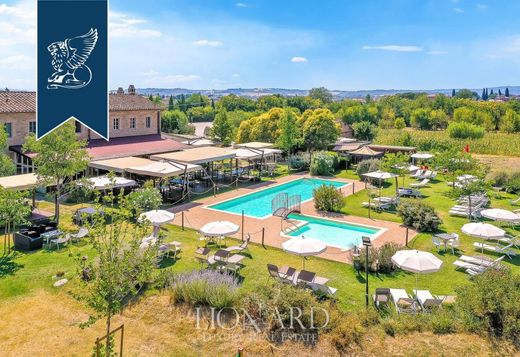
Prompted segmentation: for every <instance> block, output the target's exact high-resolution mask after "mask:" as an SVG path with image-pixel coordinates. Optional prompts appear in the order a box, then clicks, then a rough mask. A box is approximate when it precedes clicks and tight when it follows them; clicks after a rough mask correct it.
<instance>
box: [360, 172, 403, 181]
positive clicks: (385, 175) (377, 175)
mask: <svg viewBox="0 0 520 357" xmlns="http://www.w3.org/2000/svg"><path fill="white" fill-rule="evenodd" d="M362 176H364V177H368V178H372V179H377V180H387V179H390V178H394V177H398V176H399V175H396V174H394V173H391V172H385V171H372V172H368V173H366V174H363V175H362Z"/></svg>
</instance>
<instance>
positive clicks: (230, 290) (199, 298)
mask: <svg viewBox="0 0 520 357" xmlns="http://www.w3.org/2000/svg"><path fill="white" fill-rule="evenodd" d="M171 289H172V294H173V300H174V301H175V302H176V303H179V302H184V303H187V304H190V305H206V306H211V307H215V308H224V307H230V306H233V304H234V303H235V302H236V300H237V298H238V284H237V281H236V279H235V278H233V277H232V276H230V275H225V274H221V273H219V272H217V271H213V270H201V271H192V272H188V273H182V274H179V275H177V276H175V277H174V278H173V281H172V283H171Z"/></svg>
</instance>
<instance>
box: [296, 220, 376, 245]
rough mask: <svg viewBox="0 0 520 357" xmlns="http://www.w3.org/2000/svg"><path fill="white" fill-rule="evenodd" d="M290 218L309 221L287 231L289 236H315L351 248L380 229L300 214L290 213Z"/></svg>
mask: <svg viewBox="0 0 520 357" xmlns="http://www.w3.org/2000/svg"><path fill="white" fill-rule="evenodd" d="M289 218H292V219H297V220H299V221H303V222H307V223H306V224H305V225H304V226H301V227H299V228H298V229H296V228H295V229H294V230H293V231H292V232H290V233H287V235H288V236H291V237H301V236H304V237H305V238H314V239H317V240H320V241H322V242H323V243H325V244H327V245H330V246H334V247H339V248H345V249H350V248H352V246H354V245H361V237H363V236H365V237H370V238H373V237H374V235H376V234H377V233H379V231H380V230H379V229H377V228H370V227H364V226H357V225H354V224H349V223H343V222H336V221H331V220H328V219H321V218H315V217H309V216H303V215H300V214H290V215H289Z"/></svg>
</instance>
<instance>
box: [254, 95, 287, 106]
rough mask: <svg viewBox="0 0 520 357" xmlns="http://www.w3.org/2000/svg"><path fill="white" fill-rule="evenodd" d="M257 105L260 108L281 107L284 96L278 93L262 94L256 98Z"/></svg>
mask: <svg viewBox="0 0 520 357" xmlns="http://www.w3.org/2000/svg"><path fill="white" fill-rule="evenodd" d="M257 105H258V108H259V109H260V110H269V109H272V108H283V107H284V106H285V98H284V97H282V96H281V95H280V94H272V95H264V96H262V97H260V98H259V99H258V102H257Z"/></svg>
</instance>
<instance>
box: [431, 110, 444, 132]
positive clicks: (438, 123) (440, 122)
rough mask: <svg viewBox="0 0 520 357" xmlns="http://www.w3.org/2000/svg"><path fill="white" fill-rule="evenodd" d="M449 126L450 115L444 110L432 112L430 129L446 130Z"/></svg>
mask: <svg viewBox="0 0 520 357" xmlns="http://www.w3.org/2000/svg"><path fill="white" fill-rule="evenodd" d="M446 126H448V115H447V114H446V112H445V111H444V110H441V109H437V110H432V111H431V112H430V128H431V129H434V130H437V129H444V128H446Z"/></svg>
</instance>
